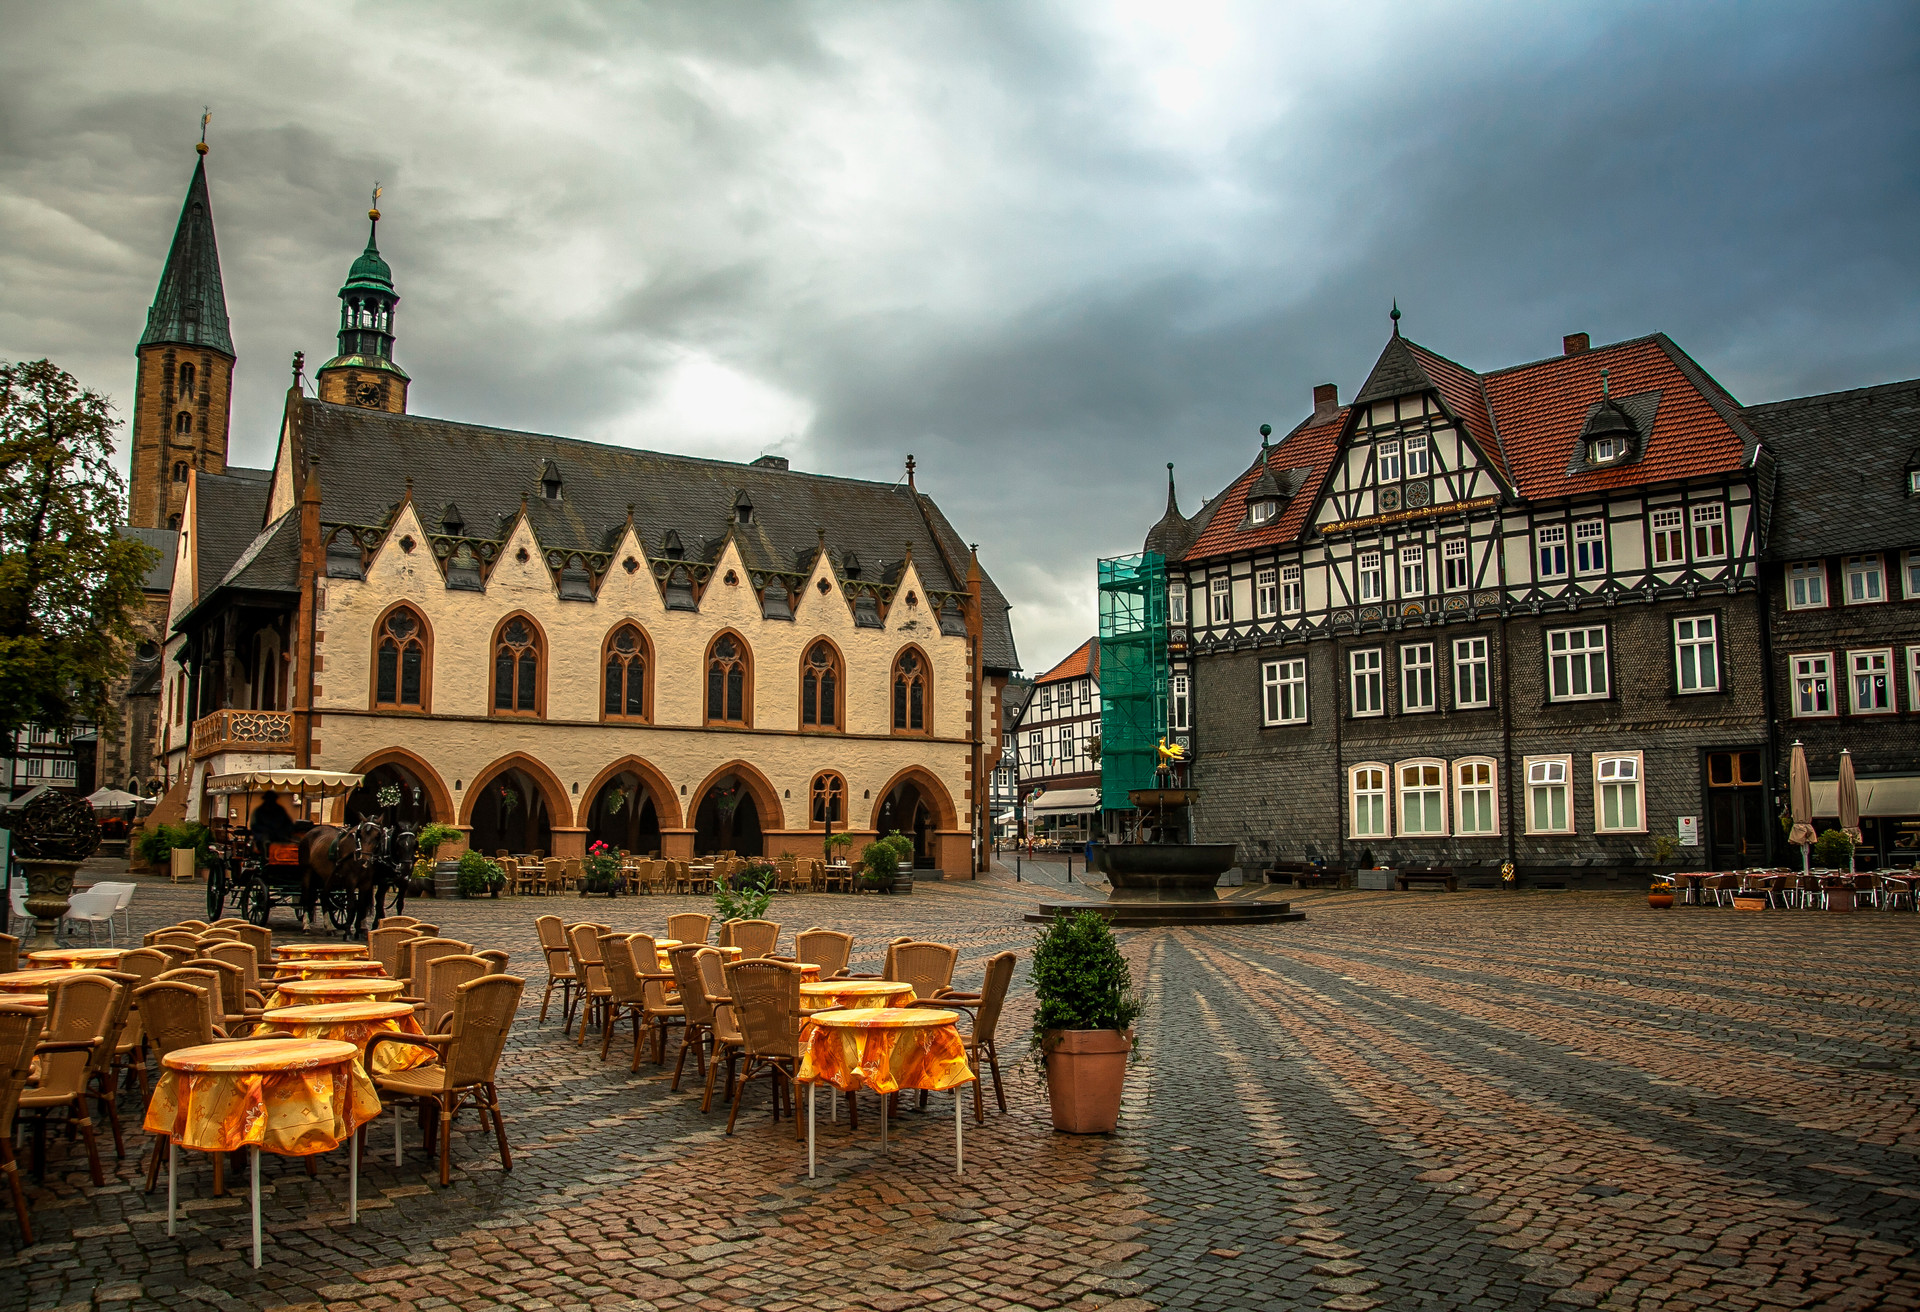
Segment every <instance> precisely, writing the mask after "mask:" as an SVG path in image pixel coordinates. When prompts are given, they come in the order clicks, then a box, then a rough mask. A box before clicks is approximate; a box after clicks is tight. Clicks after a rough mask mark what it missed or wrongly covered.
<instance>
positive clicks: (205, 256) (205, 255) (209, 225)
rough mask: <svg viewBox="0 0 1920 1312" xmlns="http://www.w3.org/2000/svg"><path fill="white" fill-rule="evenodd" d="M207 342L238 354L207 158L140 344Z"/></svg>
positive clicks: (196, 172)
mask: <svg viewBox="0 0 1920 1312" xmlns="http://www.w3.org/2000/svg"><path fill="white" fill-rule="evenodd" d="M162 343H165V344H169V345H179V346H204V347H206V348H207V349H209V350H213V351H219V352H221V353H222V354H223V355H232V354H233V353H234V351H233V338H232V337H231V336H230V335H229V333H228V331H227V294H226V292H225V290H224V289H223V288H222V287H221V285H220V251H219V249H218V248H217V247H216V246H215V245H214V240H213V201H212V199H211V198H210V197H209V196H208V195H207V161H206V157H205V156H204V155H203V156H201V157H200V160H199V162H198V163H196V164H195V165H194V166H193V181H192V182H190V183H189V184H188V185H187V199H186V202H185V203H184V204H182V205H181V207H180V222H179V223H178V224H177V225H176V226H175V227H174V230H173V246H172V248H171V249H170V250H168V252H167V263H166V267H165V268H164V269H162V270H161V272H160V287H159V290H158V291H156V292H155V293H154V294H153V305H152V306H151V307H150V308H149V309H148V310H147V328H146V331H145V332H143V333H141V334H140V345H142V346H154V345H158V344H162Z"/></svg>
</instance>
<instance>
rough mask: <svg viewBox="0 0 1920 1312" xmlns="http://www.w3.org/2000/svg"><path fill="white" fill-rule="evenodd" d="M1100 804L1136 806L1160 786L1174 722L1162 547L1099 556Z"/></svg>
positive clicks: (1106, 806)
mask: <svg viewBox="0 0 1920 1312" xmlns="http://www.w3.org/2000/svg"><path fill="white" fill-rule="evenodd" d="M1099 679H1100V805H1101V809H1102V810H1106V811H1131V810H1132V809H1133V806H1132V804H1131V803H1130V802H1128V801H1127V793H1128V792H1129V791H1131V790H1133V789H1136V788H1152V787H1154V769H1155V767H1156V765H1157V762H1156V760H1155V758H1154V749H1155V748H1156V747H1157V746H1158V745H1159V743H1160V740H1161V738H1162V737H1164V736H1165V735H1166V727H1167V561H1166V557H1164V556H1162V555H1161V554H1160V553H1159V552H1157V551H1148V552H1143V553H1142V554H1140V555H1138V556H1115V557H1111V558H1109V559H1107V560H1103V561H1101V562H1100V675H1099Z"/></svg>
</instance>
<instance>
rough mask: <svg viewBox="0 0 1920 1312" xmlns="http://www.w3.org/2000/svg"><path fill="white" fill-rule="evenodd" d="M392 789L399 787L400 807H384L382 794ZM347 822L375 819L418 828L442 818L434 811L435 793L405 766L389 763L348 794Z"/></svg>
mask: <svg viewBox="0 0 1920 1312" xmlns="http://www.w3.org/2000/svg"><path fill="white" fill-rule="evenodd" d="M389 788H394V789H398V790H399V795H400V801H399V804H398V805H396V806H391V807H389V806H383V805H382V804H381V801H380V794H381V793H382V792H383V791H384V790H386V789H389ZM346 817H347V823H348V824H353V823H354V822H356V821H359V820H366V819H374V820H381V821H386V822H390V823H393V824H398V825H401V826H403V827H404V828H407V829H414V830H418V829H420V828H422V827H423V826H425V825H428V824H431V823H433V821H435V820H437V819H439V817H438V816H436V815H435V814H434V813H433V793H432V792H431V791H430V790H429V789H428V788H427V787H426V785H425V784H423V783H421V781H420V780H419V779H418V778H416V777H415V775H414V773H413V771H411V770H409V769H407V768H406V767H405V766H403V765H395V764H392V763H388V764H385V765H376V766H375V767H374V768H373V769H371V770H368V771H367V772H366V773H365V775H364V776H362V778H361V781H360V786H359V787H358V788H356V789H354V790H353V791H352V792H351V793H348V794H347V806H346Z"/></svg>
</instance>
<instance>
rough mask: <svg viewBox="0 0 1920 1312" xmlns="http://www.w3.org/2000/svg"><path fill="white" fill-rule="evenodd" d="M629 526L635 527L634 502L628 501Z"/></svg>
mask: <svg viewBox="0 0 1920 1312" xmlns="http://www.w3.org/2000/svg"><path fill="white" fill-rule="evenodd" d="M627 527H628V528H632V527H633V502H631V501H629V502H627Z"/></svg>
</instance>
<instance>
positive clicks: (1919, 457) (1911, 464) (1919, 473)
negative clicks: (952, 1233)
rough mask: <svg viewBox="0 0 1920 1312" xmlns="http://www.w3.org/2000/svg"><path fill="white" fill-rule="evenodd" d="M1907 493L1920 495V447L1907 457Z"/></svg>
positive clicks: (1912, 495) (1915, 495) (1914, 495)
mask: <svg viewBox="0 0 1920 1312" xmlns="http://www.w3.org/2000/svg"><path fill="white" fill-rule="evenodd" d="M1907 495H1908V496H1910V497H1920V447H1915V448H1914V451H1913V454H1912V455H1910V456H1908V457H1907Z"/></svg>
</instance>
